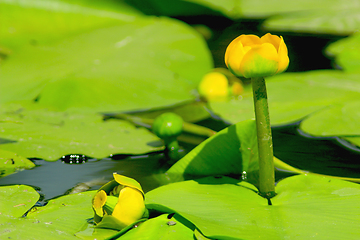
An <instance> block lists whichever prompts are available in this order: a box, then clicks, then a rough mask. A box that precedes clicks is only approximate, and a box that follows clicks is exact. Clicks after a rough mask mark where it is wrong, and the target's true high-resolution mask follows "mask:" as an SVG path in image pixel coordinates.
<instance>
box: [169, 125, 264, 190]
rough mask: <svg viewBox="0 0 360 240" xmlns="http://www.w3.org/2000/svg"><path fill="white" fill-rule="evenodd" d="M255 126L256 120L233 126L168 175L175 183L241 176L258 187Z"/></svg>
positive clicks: (188, 155) (205, 144) (206, 143)
mask: <svg viewBox="0 0 360 240" xmlns="http://www.w3.org/2000/svg"><path fill="white" fill-rule="evenodd" d="M257 151H258V150H257V139H256V125H255V121H254V120H247V121H243V122H239V123H237V124H234V125H232V126H230V127H228V128H226V129H224V130H222V131H220V132H218V133H217V134H216V135H214V136H213V137H210V138H208V139H207V140H205V141H204V142H202V143H201V144H199V145H198V146H197V147H196V148H194V149H193V150H192V151H191V152H189V153H188V154H187V155H186V156H185V157H183V158H182V159H180V160H179V161H178V162H177V163H175V164H174V165H173V166H172V167H171V168H170V169H169V170H168V171H167V172H166V173H165V174H166V176H167V177H169V178H170V179H171V180H172V181H180V180H184V179H189V178H193V177H197V178H199V177H204V176H215V175H231V174H234V175H239V176H241V175H242V174H243V173H244V172H246V175H247V178H248V181H251V182H253V183H254V184H256V183H257V172H258V169H259V166H258V155H257Z"/></svg>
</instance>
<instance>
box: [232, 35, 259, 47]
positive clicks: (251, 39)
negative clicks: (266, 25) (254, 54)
mask: <svg viewBox="0 0 360 240" xmlns="http://www.w3.org/2000/svg"><path fill="white" fill-rule="evenodd" d="M238 38H239V41H240V42H241V43H242V45H243V46H244V47H246V46H250V47H251V46H254V45H260V44H262V43H263V42H262V41H261V39H260V38H259V37H258V36H256V35H253V34H248V35H245V34H243V35H240V36H239V37H238Z"/></svg>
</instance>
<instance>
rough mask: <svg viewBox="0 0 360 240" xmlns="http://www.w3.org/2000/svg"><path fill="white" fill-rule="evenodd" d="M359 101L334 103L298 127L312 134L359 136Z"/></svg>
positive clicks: (321, 135)
mask: <svg viewBox="0 0 360 240" xmlns="http://www.w3.org/2000/svg"><path fill="white" fill-rule="evenodd" d="M359 108H360V102H359V101H353V102H347V103H339V104H334V105H332V106H330V107H328V108H326V109H323V110H322V111H319V112H316V113H314V114H312V115H311V117H309V118H306V119H305V120H303V121H302V122H301V125H300V128H301V130H302V131H304V132H305V133H308V134H310V135H313V136H320V137H330V136H351V135H354V136H360V128H359V122H358V120H359V118H360V110H359Z"/></svg>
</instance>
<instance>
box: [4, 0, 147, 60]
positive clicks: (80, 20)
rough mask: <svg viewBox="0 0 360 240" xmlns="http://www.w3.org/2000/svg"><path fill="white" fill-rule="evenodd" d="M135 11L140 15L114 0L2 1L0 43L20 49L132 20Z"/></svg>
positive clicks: (12, 49)
mask: <svg viewBox="0 0 360 240" xmlns="http://www.w3.org/2000/svg"><path fill="white" fill-rule="evenodd" d="M134 14H137V15H141V14H140V13H139V12H138V11H137V10H135V9H134V8H131V7H130V6H129V5H127V4H124V3H121V2H119V1H117V2H115V1H111V0H104V1H101V2H98V1H95V2H94V1H82V0H74V1H67V0H65V1H63V0H28V1H17V0H5V1H4V0H1V1H0V22H1V23H2V24H1V26H0V35H1V39H0V45H1V46H2V47H6V48H9V49H11V52H13V51H18V50H19V49H21V48H23V47H24V46H29V45H39V44H44V43H46V42H49V41H52V40H56V39H59V38H63V37H65V36H71V35H73V34H76V33H79V32H83V31H89V30H91V29H95V28H98V27H101V26H106V25H108V24H111V23H112V22H116V21H119V20H120V21H128V22H131V21H133V20H134ZM11 52H10V53H11Z"/></svg>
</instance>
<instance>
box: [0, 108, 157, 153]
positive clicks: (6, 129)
mask: <svg viewBox="0 0 360 240" xmlns="http://www.w3.org/2000/svg"><path fill="white" fill-rule="evenodd" d="M2 107H3V108H1V109H2V111H1V113H0V115H1V117H2V119H3V121H2V122H0V132H1V136H2V138H3V139H7V140H8V141H5V142H4V143H3V144H1V145H0V146H1V148H2V149H4V150H9V151H13V152H16V153H17V154H20V155H22V156H24V157H29V158H30V157H36V158H42V159H46V160H57V159H59V158H60V157H61V156H63V155H68V154H75V153H76V154H84V155H87V156H90V157H95V158H104V157H107V156H109V155H111V154H142V153H147V152H151V151H157V150H160V149H163V146H162V143H161V141H160V139H159V138H157V137H156V136H155V135H154V134H152V133H151V132H149V131H148V130H147V129H144V128H136V127H135V126H133V125H132V124H130V123H129V122H126V121H123V120H109V121H103V119H102V116H101V115H100V114H93V113H79V112H56V111H50V110H49V111H47V110H46V109H33V110H26V108H25V109H24V108H23V106H22V105H12V104H9V105H7V106H4V105H2ZM10 109H11V110H10Z"/></svg>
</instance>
